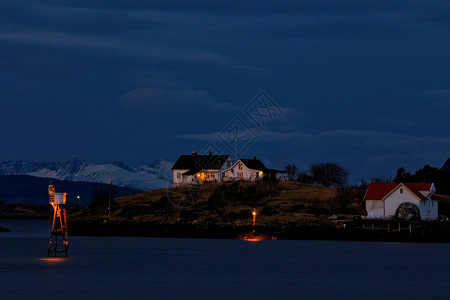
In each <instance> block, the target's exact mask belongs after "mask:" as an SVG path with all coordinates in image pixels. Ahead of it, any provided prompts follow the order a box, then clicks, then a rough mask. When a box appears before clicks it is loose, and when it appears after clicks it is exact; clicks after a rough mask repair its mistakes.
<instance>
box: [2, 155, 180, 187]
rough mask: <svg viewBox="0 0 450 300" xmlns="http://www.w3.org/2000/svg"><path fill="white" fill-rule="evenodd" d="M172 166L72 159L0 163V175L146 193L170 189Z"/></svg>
mask: <svg viewBox="0 0 450 300" xmlns="http://www.w3.org/2000/svg"><path fill="white" fill-rule="evenodd" d="M172 166H173V163H171V162H168V161H165V160H162V159H158V160H156V161H155V162H153V163H150V164H147V165H142V166H139V167H138V168H133V167H130V166H128V165H127V164H125V163H124V162H122V161H118V160H116V161H114V162H113V163H110V164H95V163H90V162H87V161H84V160H81V159H79V158H77V157H75V156H74V157H72V158H70V159H69V160H67V161H64V162H48V163H36V162H28V161H11V160H5V161H0V175H30V176H35V177H44V178H57V179H60V180H71V181H87V182H100V183H106V184H109V183H110V181H112V182H113V184H115V185H118V186H126V187H130V188H134V189H138V190H143V191H147V190H153V189H156V188H165V187H167V186H169V185H171V183H172V171H171V170H170V169H171V167H172Z"/></svg>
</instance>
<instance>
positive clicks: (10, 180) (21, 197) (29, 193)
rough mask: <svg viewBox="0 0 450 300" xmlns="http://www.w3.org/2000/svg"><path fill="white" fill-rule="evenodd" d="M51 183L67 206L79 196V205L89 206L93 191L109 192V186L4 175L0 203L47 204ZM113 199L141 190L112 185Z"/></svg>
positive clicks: (1, 183)
mask: <svg viewBox="0 0 450 300" xmlns="http://www.w3.org/2000/svg"><path fill="white" fill-rule="evenodd" d="M50 180H51V181H52V183H53V185H54V186H55V187H56V191H57V192H64V193H67V205H68V206H70V207H76V206H77V204H78V203H77V195H79V196H80V205H81V206H86V205H89V204H91V199H92V194H93V191H94V190H106V191H109V184H104V183H93V182H85V181H68V180H59V179H49V178H41V177H34V176H29V175H4V176H0V201H3V203H5V204H7V203H32V204H39V205H47V204H48V191H47V188H48V185H49V183H50ZM113 191H114V193H113V194H114V196H115V197H120V196H126V195H133V194H137V193H141V192H142V190H138V189H133V188H128V187H119V186H115V185H113Z"/></svg>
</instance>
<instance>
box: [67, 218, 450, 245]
mask: <svg viewBox="0 0 450 300" xmlns="http://www.w3.org/2000/svg"><path fill="white" fill-rule="evenodd" d="M375 223H376V226H375ZM375 223H373V224H374V226H370V225H369V226H367V225H368V224H366V226H365V227H364V226H361V225H363V223H361V222H347V223H345V224H344V225H343V224H323V225H310V226H308V225H298V224H286V225H282V226H256V227H255V235H259V236H265V237H267V239H278V240H343V241H385V242H387V241H389V242H450V224H447V223H445V224H442V223H439V222H420V221H418V222H395V221H389V222H387V221H386V222H375ZM388 224H389V225H388ZM399 224H400V225H399ZM380 225H382V226H384V227H380ZM386 226H387V227H386ZM399 228H400V230H399ZM252 232H253V227H252V226H233V225H231V224H214V225H212V224H209V225H196V224H190V223H175V224H164V223H154V222H104V221H103V222H100V221H76V222H69V234H70V235H74V236H129V237H163V238H210V239H239V238H240V237H242V236H245V235H246V234H249V233H252Z"/></svg>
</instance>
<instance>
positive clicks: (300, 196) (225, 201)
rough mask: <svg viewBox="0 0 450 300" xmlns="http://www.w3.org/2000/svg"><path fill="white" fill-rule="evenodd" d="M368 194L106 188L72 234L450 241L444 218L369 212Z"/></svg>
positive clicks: (231, 187) (282, 184)
mask: <svg viewBox="0 0 450 300" xmlns="http://www.w3.org/2000/svg"><path fill="white" fill-rule="evenodd" d="M364 194H365V189H356V188H345V189H344V188H329V187H323V186H318V185H312V184H306V183H301V182H290V181H257V182H244V181H236V182H227V183H207V184H201V185H183V186H178V187H173V188H166V189H158V190H152V191H148V192H145V193H141V194H136V195H131V196H124V197H118V198H115V199H111V201H109V199H108V197H106V196H105V197H99V198H97V199H94V202H93V204H92V205H91V206H89V207H85V208H82V209H80V210H76V211H73V212H72V213H71V214H70V217H69V234H71V235H92V236H149V237H186V238H231V239H235V238H240V237H243V236H247V235H248V234H251V235H252V234H254V235H256V236H262V237H266V238H264V239H329V240H374V241H418V242H421V241H423V242H427V241H439V242H443V241H445V242H449V241H450V237H449V236H450V235H449V233H450V223H448V222H446V221H421V220H401V219H394V218H378V219H366V218H365V216H364V214H365V211H364V210H363V208H364V201H363V199H364ZM438 197H439V201H440V202H439V203H440V206H442V209H444V210H445V209H446V208H447V207H449V206H448V203H450V196H443V195H439V196H438ZM108 208H110V210H108ZM253 211H255V212H256V220H255V225H254V226H253V215H252V212H253Z"/></svg>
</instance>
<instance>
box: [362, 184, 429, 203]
mask: <svg viewBox="0 0 450 300" xmlns="http://www.w3.org/2000/svg"><path fill="white" fill-rule="evenodd" d="M399 185H403V186H405V187H406V188H407V189H408V190H410V191H411V192H412V193H413V194H414V195H416V196H417V197H418V198H419V199H420V200H426V199H427V197H425V196H424V195H422V194H421V193H420V192H421V191H427V192H430V191H431V188H432V186H433V184H432V183H374V182H372V183H370V185H369V187H368V188H367V192H366V196H365V197H364V199H369V200H383V199H384V198H385V197H386V196H387V195H389V194H390V193H391V192H392V191H393V190H394V189H396V188H397V187H398V186H399Z"/></svg>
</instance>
